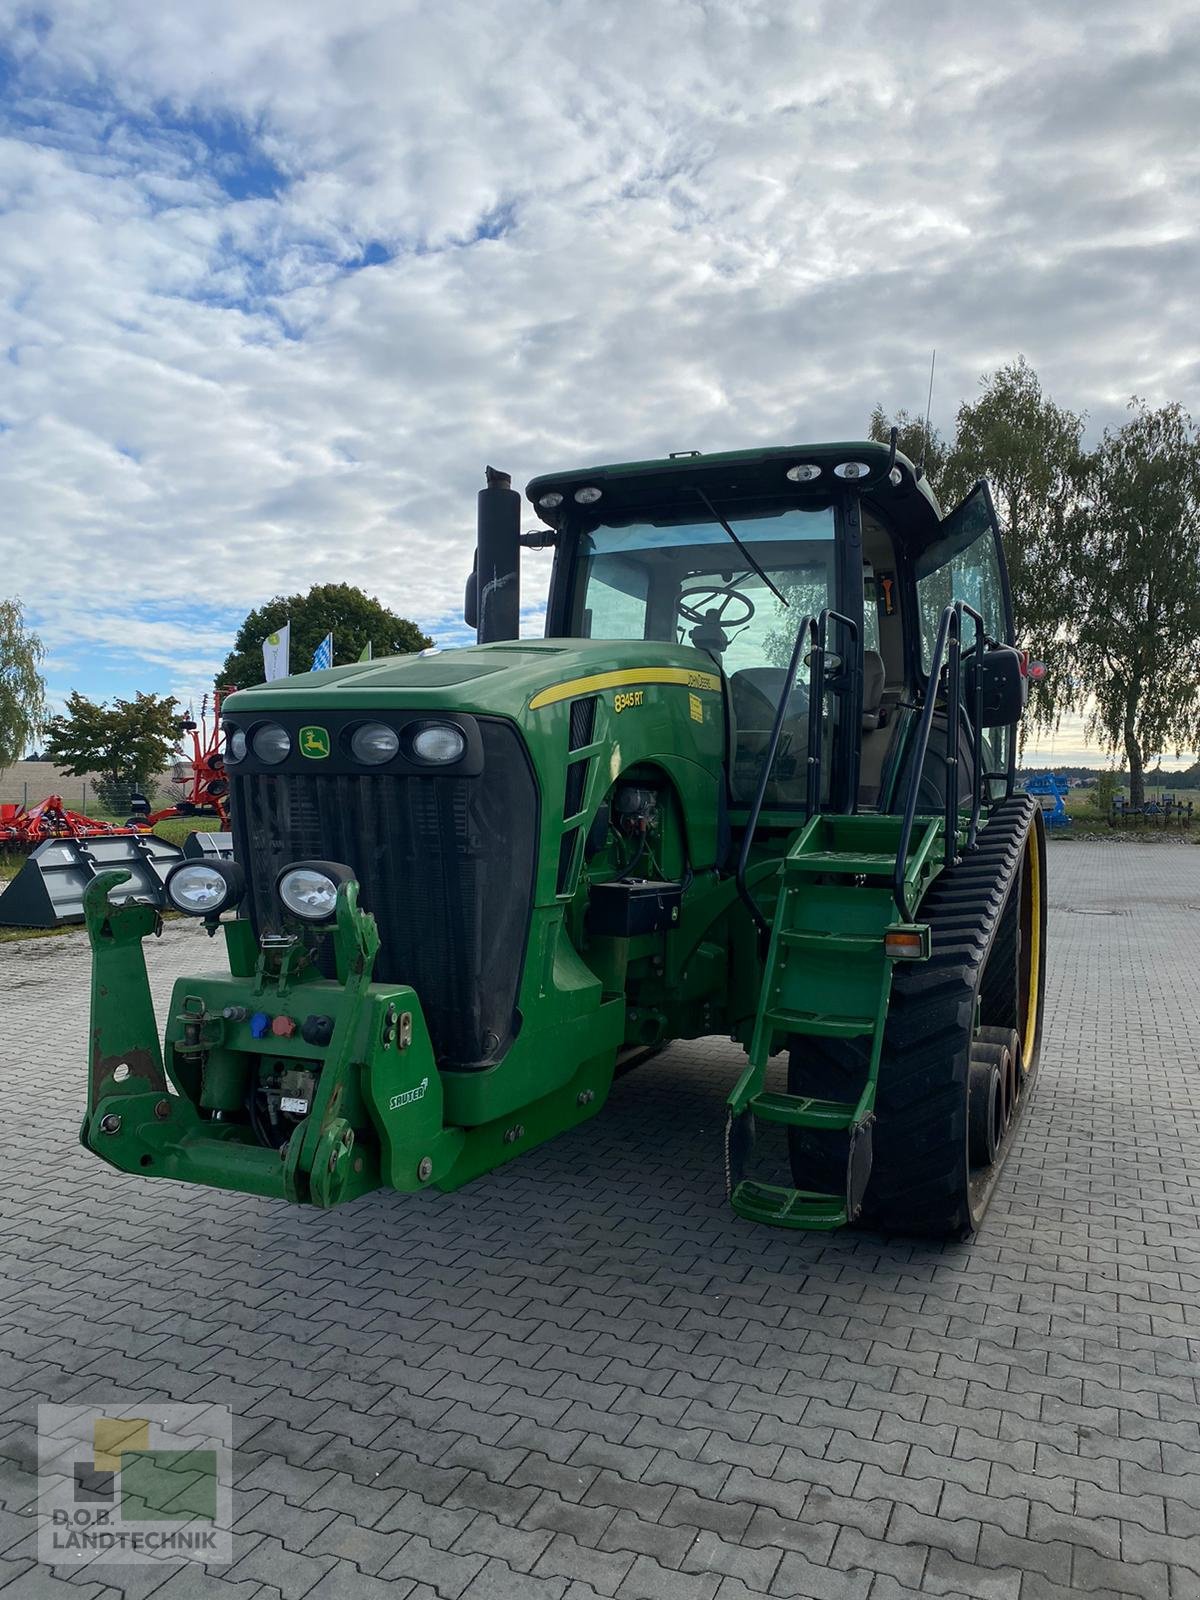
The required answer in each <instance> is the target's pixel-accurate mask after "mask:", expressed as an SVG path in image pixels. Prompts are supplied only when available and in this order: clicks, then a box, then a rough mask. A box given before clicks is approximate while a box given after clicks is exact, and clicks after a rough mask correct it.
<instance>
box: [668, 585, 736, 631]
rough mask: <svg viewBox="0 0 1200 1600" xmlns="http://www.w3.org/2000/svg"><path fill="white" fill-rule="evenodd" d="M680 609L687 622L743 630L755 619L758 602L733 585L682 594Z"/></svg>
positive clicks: (678, 608) (699, 589)
mask: <svg viewBox="0 0 1200 1600" xmlns="http://www.w3.org/2000/svg"><path fill="white" fill-rule="evenodd" d="M676 609H677V610H678V612H679V615H680V616H681V617H682V618H683V620H684V621H685V622H694V623H696V624H697V625H699V624H700V623H703V622H709V623H713V622H715V623H716V624H717V625H718V627H722V628H741V627H744V626H745V624H746V623H747V622H749V621H750V618H751V617H752V616H753V615H754V601H753V600H751V598H750V596H749V595H748V594H743V593H742V591H741V590H740V589H735V588H733V586H732V585H730V584H718V585H709V584H701V585H700V586H699V587H698V588H696V589H684V590H682V591H681V592H680V595H679V604H678V606H677V607H676ZM731 613H732V614H731Z"/></svg>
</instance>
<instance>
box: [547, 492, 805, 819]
mask: <svg viewBox="0 0 1200 1600" xmlns="http://www.w3.org/2000/svg"><path fill="white" fill-rule="evenodd" d="M730 526H731V527H732V528H733V529H734V531H735V532H736V533H737V536H738V538H739V539H740V540H741V541H742V543H743V544H744V545H745V546H746V548H747V549H748V550H749V551H750V552H751V554H752V555H753V557H754V560H755V561H756V562H757V563H758V565H759V567H760V568H761V569H762V572H763V573H765V574H766V577H767V578H768V579H769V580H770V581H769V582H765V581H764V579H763V577H762V576H760V574H759V573H758V572H756V571H755V570H754V567H753V566H752V565H750V564H749V563H748V562H747V560H746V557H745V555H744V553H743V552H742V550H740V549H739V548H738V546H737V545H736V544H735V543H734V542H733V541H732V540H731V539H730V538H729V535H728V534H727V533H726V532H725V530H724V529H723V528H722V527H721V526H720V524H719V523H716V522H713V521H712V520H708V519H706V520H703V521H694V520H684V519H682V518H681V519H679V520H670V519H664V520H663V521H661V522H653V523H651V522H643V521H629V522H619V523H617V522H614V523H612V524H605V525H601V526H598V527H594V528H592V529H591V530H590V532H588V533H585V534H581V535H580V566H579V568H578V569H577V583H576V606H577V612H576V621H575V627H576V629H577V631H578V632H579V633H580V634H581V635H583V636H584V637H585V638H591V639H656V640H662V641H664V642H669V643H671V644H682V645H691V646H692V647H694V648H695V649H696V650H698V651H701V652H702V653H703V654H704V655H706V656H708V657H709V659H710V660H711V661H712V662H713V663H714V664H715V665H716V666H717V667H719V668H720V669H721V671H722V672H723V673H724V674H725V677H726V680H727V684H728V695H727V703H728V705H729V710H730V731H731V736H732V749H731V760H730V776H731V785H732V789H733V795H734V798H735V799H736V800H746V799H749V798H750V797H751V796H752V795H753V792H754V787H755V784H756V782H757V779H758V774H759V772H760V771H761V766H762V761H763V759H764V755H765V751H766V746H767V741H768V738H769V735H770V730H771V724H772V722H773V720H774V716H775V709H776V707H777V705H778V703H779V696H780V694H781V693H782V691H783V683H784V678H785V676H786V668H787V664H788V659H789V657H790V656H791V652H792V647H793V645H794V643H795V639H796V633H797V631H798V629H799V628H800V627H801V626H802V624H803V622H804V619H805V618H806V617H809V616H817V615H819V613H820V612H821V611H823V610H825V609H826V607H836V605H837V600H836V559H835V548H836V547H835V541H834V519H833V511H832V509H831V508H829V507H826V508H824V509H820V510H812V511H809V510H800V509H799V508H796V507H788V508H783V509H781V508H779V507H773V508H771V509H770V510H769V511H767V512H764V513H763V514H761V515H755V516H748V515H745V514H742V515H739V516H737V517H736V518H731V519H730ZM781 597H782V598H781ZM833 721H834V717H833V716H830V717H829V718H828V719H827V735H828V736H829V737H830V738H831V737H832V725H833ZM807 727H808V693H807V688H806V685H805V681H804V674H803V672H802V673H801V679H800V681H799V682H798V683H797V685H796V687H795V689H794V690H793V693H792V695H791V697H790V700H789V705H788V715H787V722H786V724H785V729H784V737H783V741H782V743H781V746H780V752H779V757H778V760H777V762H776V765H775V768H774V780H773V782H772V792H771V794H770V795H769V796H768V803H771V804H778V805H796V804H801V803H803V800H804V791H805V773H806V763H805V756H806V739H807ZM829 768H830V763H829V761H828V760H827V761H825V762H824V763H823V777H824V781H825V784H826V785H828V784H829V782H830V770H829Z"/></svg>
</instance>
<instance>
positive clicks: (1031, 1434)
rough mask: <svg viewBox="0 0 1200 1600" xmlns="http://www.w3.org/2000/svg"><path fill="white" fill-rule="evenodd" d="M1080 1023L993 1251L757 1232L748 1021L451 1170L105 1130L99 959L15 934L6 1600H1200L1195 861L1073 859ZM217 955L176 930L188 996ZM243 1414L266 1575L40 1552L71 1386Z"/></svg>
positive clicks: (1002, 1205) (169, 945)
mask: <svg viewBox="0 0 1200 1600" xmlns="http://www.w3.org/2000/svg"><path fill="white" fill-rule="evenodd" d="M1050 874H1051V876H1050V885H1051V888H1050V897H1051V904H1052V911H1051V917H1050V940H1051V943H1050V951H1051V958H1050V972H1049V1004H1048V1028H1047V1040H1046V1047H1045V1051H1044V1056H1043V1065H1042V1070H1041V1077H1040V1082H1039V1085H1038V1089H1037V1093H1036V1098H1035V1100H1034V1102H1033V1104H1032V1106H1031V1107H1030V1111H1029V1114H1028V1115H1027V1117H1026V1120H1025V1127H1024V1131H1023V1133H1022V1136H1021V1141H1020V1144H1019V1146H1018V1148H1017V1149H1016V1151H1015V1152H1014V1155H1013V1158H1012V1159H1011V1160H1010V1162H1009V1165H1008V1167H1007V1169H1006V1172H1005V1175H1004V1177H1003V1179H1002V1181H1001V1184H1000V1187H999V1193H998V1197H997V1198H996V1200H995V1201H994V1203H993V1207H992V1210H991V1213H990V1215H989V1218H988V1221H987V1224H986V1227H985V1229H984V1231H983V1233H982V1234H981V1235H980V1236H979V1237H978V1238H977V1240H976V1241H975V1242H974V1243H972V1244H970V1245H965V1246H944V1247H943V1246H931V1245H928V1244H921V1245H913V1244H906V1243H895V1242H891V1243H889V1242H884V1241H881V1240H880V1239H878V1238H876V1237H873V1236H871V1235H869V1234H852V1233H847V1234H843V1235H835V1236H831V1237H819V1236H816V1237H803V1236H801V1237H797V1236H792V1235H788V1234H785V1233H780V1232H776V1231H772V1230H769V1229H762V1228H756V1227H753V1226H751V1225H749V1224H747V1223H744V1222H742V1221H740V1220H739V1219H738V1218H736V1217H734V1216H733V1215H732V1214H731V1213H730V1212H729V1211H728V1210H727V1209H726V1206H725V1204H724V1201H723V1198H722V1192H721V1191H722V1163H721V1148H720V1143H721V1141H720V1130H721V1123H722V1113H721V1106H722V1100H723V1097H724V1095H725V1093H726V1092H727V1090H728V1087H729V1085H730V1084H731V1082H732V1081H733V1078H734V1076H735V1074H736V1072H737V1070H738V1065H739V1060H740V1057H739V1055H738V1054H737V1053H736V1052H735V1051H733V1050H732V1049H731V1048H730V1047H729V1046H728V1045H726V1044H721V1043H717V1042H706V1043H705V1044H703V1045H699V1046H696V1045H681V1046H677V1047H674V1048H673V1049H671V1050H670V1051H669V1052H667V1053H665V1054H664V1055H662V1056H661V1057H659V1058H658V1059H657V1060H656V1061H654V1062H653V1063H651V1064H650V1065H648V1066H646V1067H645V1068H643V1069H641V1070H640V1071H638V1072H635V1073H633V1074H631V1075H630V1076H628V1077H626V1078H625V1079H623V1080H621V1082H620V1083H619V1084H618V1085H617V1087H616V1089H615V1091H614V1094H613V1097H612V1100H611V1102H610V1104H609V1106H608V1107H607V1109H606V1111H605V1112H604V1114H603V1115H602V1116H601V1117H600V1118H599V1119H598V1120H597V1121H595V1122H593V1123H592V1124H590V1125H589V1126H588V1127H586V1128H584V1129H582V1130H578V1131H576V1132H575V1133H573V1134H571V1135H569V1136H567V1137H564V1138H562V1139H560V1140H558V1141H557V1142H556V1143H554V1144H552V1145H550V1146H548V1147H546V1148H545V1149H543V1150H540V1151H538V1152H536V1153H534V1154H532V1155H530V1156H527V1157H525V1158H524V1159H523V1160H521V1161H519V1162H516V1163H514V1164H513V1165H511V1166H510V1167H508V1168H507V1169H505V1170H504V1171H502V1172H500V1173H497V1174H495V1175H494V1176H492V1177H490V1178H486V1179H483V1180H481V1181H480V1182H478V1183H476V1184H475V1185H474V1186H473V1187H471V1188H469V1189H466V1190H463V1191H461V1192H460V1193H458V1194H455V1195H447V1196H437V1195H432V1194H426V1195H422V1196H419V1197H417V1198H408V1199H406V1198H402V1197H400V1196H398V1195H393V1194H388V1193H384V1194H380V1195H377V1196H370V1197H368V1198H367V1199H366V1200H364V1201H362V1202H360V1203H358V1204H357V1205H355V1206H352V1207H348V1208H344V1209H341V1210H337V1211H334V1212H331V1213H321V1212H319V1211H315V1210H311V1211H310V1210H293V1209H290V1208H288V1207H286V1206H284V1205H281V1204H277V1203H274V1202H266V1201H260V1200H256V1199H253V1198H249V1197H242V1196H235V1195H225V1194H220V1193H215V1192H209V1191H204V1190H197V1189H190V1188H186V1187H184V1186H182V1185H175V1184H171V1183H165V1182H161V1181H148V1180H140V1179H134V1178H123V1177H120V1176H118V1175H117V1174H115V1173H113V1172H111V1171H110V1170H109V1169H108V1168H106V1167H104V1166H103V1165H102V1164H101V1163H99V1162H98V1161H96V1160H95V1159H94V1158H91V1157H89V1156H86V1155H85V1154H84V1153H83V1152H82V1151H81V1150H80V1149H79V1147H78V1145H77V1143H76V1129H77V1125H78V1119H79V1114H80V1107H81V1103H82V1087H83V1061H84V1050H83V1039H84V1027H85V1006H86V998H87V952H86V946H85V945H84V942H83V941H82V939H80V938H71V939H62V940H50V941H43V942H38V943H29V944H22V945H6V946H3V947H0V996H2V1000H0V1090H2V1092H3V1102H2V1103H3V1117H2V1120H0V1154H2V1167H0V1170H2V1171H3V1175H4V1185H3V1190H2V1191H0V1507H2V1509H0V1595H2V1596H3V1597H4V1600H8V1597H10V1596H11V1597H13V1600H26V1597H29V1600H37V1597H40V1596H50V1595H56V1594H61V1595H66V1596H69V1597H74V1600H80V1597H88V1600H108V1597H113V1596H116V1595H118V1594H122V1595H127V1596H129V1597H131V1600H133V1597H141V1596H144V1595H148V1594H151V1593H153V1594H155V1595H156V1596H159V1597H161V1600H177V1597H178V1600H192V1597H196V1600H276V1597H280V1600H301V1597H310V1600H339V1597H347V1600H360V1597H361V1600H377V1597H379V1600H382V1597H384V1596H386V1597H387V1600H433V1597H435V1596H438V1597H442V1600H459V1597H462V1600H505V1597H513V1600H595V1597H599V1596H617V1597H618V1600H674V1597H679V1600H747V1597H751V1596H762V1595H770V1596H777V1597H783V1596H803V1597H806V1600H902V1597H904V1596H909V1595H938V1596H942V1597H950V1600H956V1597H957V1600H961V1597H964V1596H973V1597H981V1600H1061V1597H1066V1596H1068V1595H1071V1596H1075V1595H1079V1594H1081V1593H1087V1594H1089V1595H1091V1596H1092V1597H1093V1600H1111V1597H1113V1596H1138V1597H1142V1600H1195V1597H1197V1596H1200V1407H1198V1405H1197V1399H1198V1396H1197V1384H1196V1379H1197V1365H1196V1357H1197V1354H1198V1352H1200V1308H1198V1300H1200V1232H1198V1229H1197V1198H1198V1195H1200V1116H1198V1114H1200V1045H1198V1041H1200V849H1197V848H1196V847H1195V846H1186V845H1176V844H1161V845H1159V844H1156V845H1138V844H1111V845H1110V844H1085V843H1079V844H1074V843H1062V844H1055V845H1053V846H1052V852H1051V860H1050ZM204 953H205V946H204V941H203V936H202V935H201V934H199V932H198V931H197V930H195V929H194V928H193V927H190V926H182V925H175V926H173V927H172V928H170V929H169V930H168V933H167V936H166V937H165V938H164V939H163V941H162V942H161V943H160V944H158V945H155V946H152V948H151V960H152V964H153V973H154V980H155V986H156V990H157V993H158V996H159V999H160V1003H161V1002H162V1000H163V999H165V996H166V994H167V992H168V989H169V985H170V982H171V980H172V979H173V978H174V976H175V975H176V974H179V973H183V972H186V971H188V970H195V969H196V968H197V966H199V965H201V964H202V963H201V960H200V959H198V956H199V957H202V956H203V955H204ZM118 1396H120V1397H122V1398H128V1399H130V1400H131V1401H138V1402H142V1403H149V1402H151V1401H160V1402H161V1401H164V1400H167V1399H170V1398H174V1399H179V1400H183V1399H186V1400H204V1401H216V1402H222V1403H225V1404H228V1405H229V1406H231V1407H232V1408H233V1410H234V1412H235V1415H236V1435H237V1446H238V1449H237V1488H236V1510H237V1516H238V1521H237V1536H236V1548H235V1562H234V1564H233V1565H232V1566H230V1567H225V1568H220V1569H213V1570H212V1571H211V1572H210V1573H209V1574H208V1575H207V1576H206V1575H205V1573H204V1572H203V1571H202V1570H199V1569H197V1568H195V1567H191V1568H186V1567H160V1566H157V1565H154V1566H150V1567H120V1568H116V1567H108V1568H86V1567H85V1568H83V1569H69V1568H65V1567H60V1568H57V1569H55V1570H54V1571H53V1572H51V1571H50V1570H49V1569H46V1568H42V1567H38V1566H36V1565H35V1564H34V1560H33V1551H34V1535H33V1531H32V1530H33V1516H32V1513H33V1506H34V1501H35V1494H36V1486H35V1482H34V1479H33V1476H32V1463H33V1461H34V1459H35V1444H34V1435H33V1425H34V1420H35V1408H36V1405H37V1403H38V1401H39V1400H47V1399H53V1400H56V1401H67V1400H81V1401H91V1400H93V1399H94V1400H95V1401H96V1402H97V1403H99V1404H104V1403H108V1404H112V1403H113V1401H114V1399H115V1398H116V1397H118Z"/></svg>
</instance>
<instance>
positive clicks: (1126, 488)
mask: <svg viewBox="0 0 1200 1600" xmlns="http://www.w3.org/2000/svg"><path fill="white" fill-rule="evenodd" d="M1131 410H1132V412H1133V416H1132V417H1131V419H1130V420H1129V421H1128V422H1127V423H1126V424H1125V425H1124V427H1122V428H1119V429H1117V430H1116V431H1112V430H1106V432H1105V434H1104V437H1103V439H1102V440H1101V443H1100V445H1099V448H1098V449H1097V450H1096V451H1094V452H1093V453H1092V454H1091V455H1090V456H1089V457H1087V459H1086V461H1085V463H1084V470H1083V473H1082V476H1081V480H1080V488H1081V493H1080V496H1079V499H1078V503H1077V504H1076V505H1075V506H1074V507H1073V509H1072V511H1071V514H1070V515H1069V517H1068V518H1067V520H1066V539H1065V543H1064V548H1063V549H1062V551H1061V552H1060V554H1061V558H1062V561H1063V565H1064V568H1065V571H1066V577H1067V583H1068V591H1069V593H1070V596H1071V614H1070V619H1069V625H1068V627H1067V628H1066V629H1065V630H1064V632H1065V637H1064V638H1063V639H1062V641H1061V656H1062V659H1063V662H1064V666H1065V669H1066V674H1067V677H1066V682H1067V684H1068V686H1069V687H1068V692H1069V694H1070V696H1071V699H1072V700H1073V702H1074V703H1075V704H1076V705H1078V706H1079V708H1080V709H1081V710H1083V711H1084V712H1085V714H1086V715H1087V716H1088V719H1089V720H1088V728H1089V732H1090V733H1093V734H1095V735H1098V736H1099V737H1101V738H1102V739H1103V740H1104V741H1105V743H1106V744H1107V746H1108V748H1109V749H1112V750H1116V749H1123V750H1124V752H1125V758H1126V761H1127V764H1128V767H1129V799H1130V803H1131V804H1132V805H1141V804H1142V803H1143V802H1144V800H1145V769H1146V763H1147V761H1148V760H1149V759H1152V758H1153V757H1154V756H1156V755H1158V754H1159V753H1160V752H1161V751H1162V750H1164V749H1166V748H1167V747H1169V746H1171V747H1174V748H1175V749H1176V751H1178V750H1180V749H1182V748H1184V747H1185V746H1191V747H1192V748H1195V746H1196V744H1197V742H1200V581H1198V575H1200V434H1198V433H1197V430H1196V429H1195V427H1194V426H1193V424H1192V419H1191V418H1190V417H1189V416H1188V415H1187V413H1186V412H1185V411H1184V410H1183V408H1182V407H1181V406H1179V405H1166V406H1161V407H1160V408H1158V409H1157V410H1151V409H1149V408H1148V407H1147V406H1146V404H1145V402H1144V401H1139V400H1136V399H1135V400H1134V401H1132V402H1131Z"/></svg>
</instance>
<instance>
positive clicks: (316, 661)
mask: <svg viewBox="0 0 1200 1600" xmlns="http://www.w3.org/2000/svg"><path fill="white" fill-rule="evenodd" d="M332 665H333V634H332V633H327V634H326V635H325V637H324V638H323V639H322V640H321V642H320V644H319V645H318V646H317V648H316V649H315V650H314V651H313V664H312V670H313V671H314V672H327V671H328V670H329V668H330V667H331V666H332Z"/></svg>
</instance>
